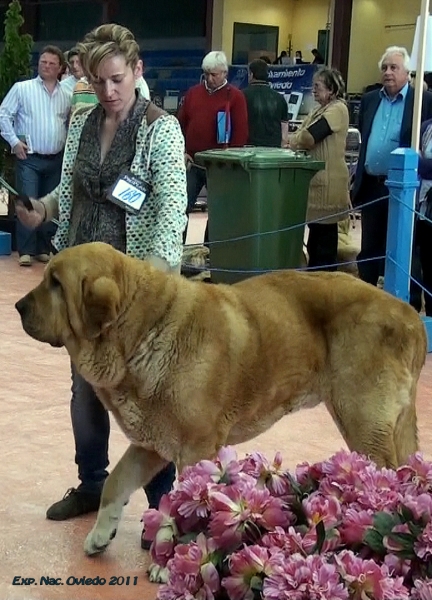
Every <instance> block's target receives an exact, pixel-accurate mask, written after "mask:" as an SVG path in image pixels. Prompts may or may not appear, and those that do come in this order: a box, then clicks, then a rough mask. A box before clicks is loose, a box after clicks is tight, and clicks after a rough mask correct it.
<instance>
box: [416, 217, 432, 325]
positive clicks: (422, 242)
mask: <svg viewBox="0 0 432 600" xmlns="http://www.w3.org/2000/svg"><path fill="white" fill-rule="evenodd" d="M415 239H416V243H417V247H418V251H419V258H420V264H421V269H422V278H423V286H424V288H425V290H426V291H425V293H424V299H425V309H426V315H427V316H428V317H432V224H431V223H429V222H428V221H424V220H423V219H419V220H418V221H417V223H416V238H415Z"/></svg>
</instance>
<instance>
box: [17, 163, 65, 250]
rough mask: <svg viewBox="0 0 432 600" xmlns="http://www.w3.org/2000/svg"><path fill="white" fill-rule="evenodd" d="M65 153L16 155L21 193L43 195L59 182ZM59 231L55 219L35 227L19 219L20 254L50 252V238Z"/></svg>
mask: <svg viewBox="0 0 432 600" xmlns="http://www.w3.org/2000/svg"><path fill="white" fill-rule="evenodd" d="M62 162H63V153H62V152H60V153H59V154H55V155H53V156H52V157H51V156H50V157H46V156H42V155H40V154H29V155H28V156H27V158H26V159H24V160H19V159H17V161H16V165H15V180H16V182H15V185H16V188H17V191H18V192H19V193H20V194H26V195H27V196H31V197H32V198H41V197H42V196H45V195H46V194H49V193H50V192H52V191H53V189H54V188H55V187H57V186H58V184H59V183H60V175H61V168H62ZM55 232H56V226H55V225H54V224H53V223H43V224H42V225H41V226H40V227H37V228H36V229H28V228H27V227H25V226H24V225H22V223H21V222H20V221H19V220H18V219H17V222H16V237H17V249H18V254H19V255H20V256H22V255H23V254H29V255H30V256H36V255H37V254H49V253H50V251H51V239H52V238H53V236H54V234H55Z"/></svg>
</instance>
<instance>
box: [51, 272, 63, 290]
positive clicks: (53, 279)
mask: <svg viewBox="0 0 432 600" xmlns="http://www.w3.org/2000/svg"><path fill="white" fill-rule="evenodd" d="M51 287H53V288H59V287H61V284H60V281H59V280H58V279H57V277H56V275H55V274H54V273H51Z"/></svg>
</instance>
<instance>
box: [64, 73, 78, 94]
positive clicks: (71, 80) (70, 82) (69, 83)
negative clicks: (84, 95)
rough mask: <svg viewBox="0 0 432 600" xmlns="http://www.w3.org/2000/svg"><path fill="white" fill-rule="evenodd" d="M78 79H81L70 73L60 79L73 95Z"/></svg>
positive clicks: (67, 90)
mask: <svg viewBox="0 0 432 600" xmlns="http://www.w3.org/2000/svg"><path fill="white" fill-rule="evenodd" d="M78 81H79V79H77V78H76V77H75V75H69V76H68V77H65V78H64V79H62V80H61V81H60V85H61V87H62V88H63V89H64V90H65V91H66V92H67V93H68V94H69V95H70V96H72V94H73V91H74V87H75V85H76V83H77V82H78Z"/></svg>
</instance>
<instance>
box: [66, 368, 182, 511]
mask: <svg viewBox="0 0 432 600" xmlns="http://www.w3.org/2000/svg"><path fill="white" fill-rule="evenodd" d="M71 418H72V429H73V434H74V438H75V463H76V464H77V465H78V478H79V479H80V481H81V484H80V486H79V488H78V489H79V490H80V491H83V492H86V493H89V494H98V495H99V494H100V493H101V491H102V487H103V484H104V481H105V479H106V477H107V476H108V471H107V467H108V464H109V461H108V439H109V434H110V421H109V416H108V413H107V411H106V410H105V408H104V407H103V405H102V403H101V402H100V400H99V399H98V397H97V396H96V394H95V392H94V390H93V388H92V386H91V385H90V384H89V383H88V382H87V381H85V379H83V378H82V377H81V376H80V375H79V374H78V373H77V371H76V369H75V367H74V366H73V365H72V400H71ZM174 479H175V466H174V464H173V463H170V464H169V465H167V466H166V467H165V468H164V469H163V470H162V471H160V473H158V474H157V475H156V477H154V479H152V481H151V482H150V483H149V484H148V485H147V486H146V487H145V488H144V489H145V492H146V494H147V498H148V502H149V506H150V508H157V507H158V506H159V502H160V499H161V498H162V496H163V495H164V494H167V493H168V492H169V491H170V490H171V488H172V485H173V483H174Z"/></svg>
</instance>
